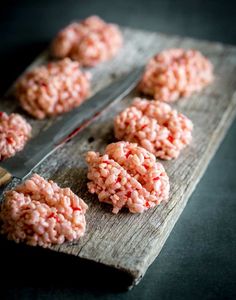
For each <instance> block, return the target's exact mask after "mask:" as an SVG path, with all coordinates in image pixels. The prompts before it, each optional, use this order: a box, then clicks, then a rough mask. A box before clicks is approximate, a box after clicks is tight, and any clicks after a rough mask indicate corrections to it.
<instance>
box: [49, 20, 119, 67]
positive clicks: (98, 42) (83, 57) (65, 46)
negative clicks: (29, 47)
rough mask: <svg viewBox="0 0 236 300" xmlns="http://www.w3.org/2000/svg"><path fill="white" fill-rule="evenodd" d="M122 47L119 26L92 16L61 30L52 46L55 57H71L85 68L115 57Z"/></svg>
mask: <svg viewBox="0 0 236 300" xmlns="http://www.w3.org/2000/svg"><path fill="white" fill-rule="evenodd" d="M121 46H122V35H121V32H120V30H119V28H118V26H116V25H114V24H110V23H106V22H104V21H103V20H102V19H100V18H99V17H97V16H91V17H89V18H87V19H85V20H83V21H82V22H80V23H76V22H74V23H72V24H70V25H69V26H67V27H65V28H64V29H63V30H61V31H60V32H59V33H58V35H57V36H56V38H55V39H54V40H53V42H52V45H51V53H52V55H53V56H54V57H57V58H64V57H70V58H72V59H74V60H77V61H79V62H80V64H81V65H83V66H90V67H92V66H95V65H97V64H98V63H100V62H103V61H106V60H109V59H111V58H112V57H114V56H115V55H116V54H117V52H118V51H119V49H120V48H121Z"/></svg>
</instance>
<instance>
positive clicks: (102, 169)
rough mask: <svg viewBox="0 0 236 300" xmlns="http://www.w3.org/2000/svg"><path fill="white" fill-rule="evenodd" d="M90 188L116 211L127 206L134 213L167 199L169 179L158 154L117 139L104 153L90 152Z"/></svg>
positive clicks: (88, 160)
mask: <svg viewBox="0 0 236 300" xmlns="http://www.w3.org/2000/svg"><path fill="white" fill-rule="evenodd" d="M86 160H87V163H88V166H89V169H88V179H89V180H90V182H89V183H88V189H89V191H90V192H91V193H96V194H97V195H98V198H99V201H101V202H106V203H109V204H112V205H113V211H112V212H113V213H115V214H116V213H118V212H119V210H120V209H121V208H122V207H127V208H128V209H129V210H130V212H132V213H142V212H143V211H145V210H147V209H149V208H152V207H154V206H156V205H158V204H159V203H160V202H161V201H163V200H167V199H168V196H169V189H170V186H169V178H168V176H167V174H166V172H165V169H164V167H163V166H162V164H160V163H158V162H156V159H155V156H154V155H153V154H151V153H150V152H148V151H147V150H145V149H144V148H142V147H138V146H137V144H132V143H128V142H118V143H113V144H110V145H108V146H107V148H106V150H105V154H104V155H100V154H99V153H95V152H88V153H87V157H86Z"/></svg>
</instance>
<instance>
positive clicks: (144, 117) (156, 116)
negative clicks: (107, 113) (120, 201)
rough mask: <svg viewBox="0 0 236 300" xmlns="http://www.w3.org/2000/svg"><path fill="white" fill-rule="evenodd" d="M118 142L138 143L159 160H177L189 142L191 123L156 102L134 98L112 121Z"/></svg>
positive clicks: (161, 103) (164, 104)
mask: <svg viewBox="0 0 236 300" xmlns="http://www.w3.org/2000/svg"><path fill="white" fill-rule="evenodd" d="M114 129H115V136H116V138H117V139H119V140H125V141H129V142H135V143H138V144H139V145H140V146H142V147H144V148H145V149H147V150H148V151H150V152H151V153H153V154H154V155H155V156H157V157H160V158H162V159H172V158H176V157H178V155H179V153H180V151H181V150H182V149H183V148H184V147H185V146H186V145H188V144H189V143H190V141H191V139H192V129H193V124H192V122H191V121H190V120H189V119H188V118H187V117H186V116H184V115H183V114H181V113H178V112H177V111H176V110H175V109H172V108H171V107H170V106H169V105H168V104H166V103H163V102H160V101H149V100H145V99H140V98H136V99H135V100H134V101H133V103H132V105H131V106H130V107H128V108H127V109H125V110H124V111H123V112H121V113H120V114H119V115H118V116H117V117H116V118H115V120H114Z"/></svg>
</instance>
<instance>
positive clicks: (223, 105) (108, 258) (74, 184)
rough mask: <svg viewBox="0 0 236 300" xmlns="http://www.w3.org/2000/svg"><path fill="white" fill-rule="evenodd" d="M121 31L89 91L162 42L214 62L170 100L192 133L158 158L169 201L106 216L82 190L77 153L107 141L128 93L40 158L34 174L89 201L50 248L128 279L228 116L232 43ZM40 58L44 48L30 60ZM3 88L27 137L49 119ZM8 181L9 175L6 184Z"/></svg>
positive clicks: (160, 234)
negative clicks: (175, 152)
mask: <svg viewBox="0 0 236 300" xmlns="http://www.w3.org/2000/svg"><path fill="white" fill-rule="evenodd" d="M123 32H124V36H125V46H124V48H123V49H122V51H121V52H120V54H119V55H118V57H116V58H115V59H114V60H113V61H111V62H108V63H104V64H101V65H99V66H98V67H96V68H94V69H93V70H91V72H92V74H93V93H95V92H96V91H98V90H99V89H101V88H102V87H104V86H106V85H107V84H109V83H110V82H111V81H112V80H114V78H116V77H119V76H121V75H122V74H124V73H127V72H129V71H130V70H131V69H132V68H133V67H134V66H138V65H142V64H144V63H145V62H146V61H147V59H148V58H149V57H151V56H152V55H153V54H154V53H156V52H158V51H160V50H163V49H165V48H169V47H183V48H195V49H198V50H200V51H201V52H203V54H204V55H206V56H207V57H209V59H210V60H211V61H212V62H213V64H214V66H215V81H214V83H213V84H212V85H210V86H209V87H207V88H206V89H204V90H203V92H201V93H197V94H195V95H193V96H192V97H190V98H188V99H182V100H180V101H179V102H177V103H176V104H175V105H173V106H174V107H176V108H177V109H178V110H179V111H181V112H183V113H184V114H186V115H187V116H188V117H189V118H191V119H192V121H193V123H194V131H193V141H192V143H191V145H190V146H189V147H187V148H186V149H185V150H184V151H183V152H182V153H181V155H180V157H179V158H178V159H176V160H174V161H168V162H163V164H164V166H165V168H166V170H167V173H168V175H169V176H170V182H171V193H170V200H169V202H167V203H162V204H161V205H160V206H158V207H156V208H155V209H152V210H149V211H147V212H145V213H144V214H141V215H137V214H136V215H133V214H130V213H128V212H127V211H125V210H124V211H122V212H120V213H119V214H118V215H113V214H112V213H111V207H110V206H109V205H106V204H101V203H99V202H98V200H97V197H96V196H94V195H90V194H89V193H88V191H87V187H86V183H87V178H86V174H87V167H86V164H85V160H84V156H85V153H86V152H87V151H88V150H95V151H103V149H104V148H105V146H106V145H107V144H108V143H110V142H113V141H115V140H114V136H113V117H114V116H115V115H116V114H117V113H118V112H119V111H121V110H122V109H124V108H125V107H127V106H128V105H129V103H131V101H132V98H133V97H134V96H135V95H137V92H136V91H134V92H133V93H132V94H130V95H129V96H128V97H126V98H125V99H123V100H122V101H121V102H119V103H116V104H115V105H113V106H112V107H110V108H109V110H107V111H106V112H104V113H103V114H102V115H101V117H100V118H99V119H98V120H96V122H95V123H93V124H91V125H90V126H89V127H88V128H86V129H85V130H84V131H83V132H82V133H81V134H79V135H78V136H76V137H75V138H74V139H73V140H71V141H70V142H68V143H67V144H66V145H65V146H64V147H62V148H60V149H58V150H57V151H56V152H55V153H54V154H53V155H52V156H51V157H49V158H48V159H46V161H45V162H43V164H41V165H40V166H39V167H37V169H35V172H37V173H38V174H40V175H42V176H44V177H45V178H51V179H53V180H55V181H56V182H57V183H59V185H61V186H62V187H66V186H69V187H70V188H71V189H72V190H73V191H74V192H75V193H77V194H78V195H79V196H80V197H82V198H83V199H84V200H85V201H86V203H87V204H88V205H89V210H88V213H87V215H86V216H87V217H86V218H87V231H86V235H85V236H84V237H83V238H82V239H80V240H79V241H75V242H73V243H65V244H63V245H61V246H54V247H51V249H52V250H53V251H59V252H64V253H67V254H70V255H74V256H77V257H80V258H83V259H88V260H92V261H95V262H99V263H102V264H105V265H108V266H112V267H114V268H117V269H120V270H123V271H126V272H128V273H129V274H130V275H131V276H132V278H133V284H137V283H138V282H139V280H140V279H141V278H142V276H143V275H144V274H145V272H146V270H147V268H148V266H149V265H150V264H151V263H152V262H153V260H154V259H155V258H156V257H157V255H158V253H159V252H160V250H161V248H162V246H163V245H164V243H165V241H166V239H167V237H168V236H169V234H170V232H171V230H172V228H173V226H174V224H175V223H176V221H177V220H178V218H179V216H180V214H181V212H182V211H183V209H184V207H185V205H186V203H187V201H188V198H189V196H190V195H191V193H192V191H193V190H194V188H195V187H196V185H197V183H198V182H199V180H200V178H201V176H202V175H203V173H204V171H205V169H206V167H207V165H208V164H209V162H210V160H211V158H212V157H213V155H214V153H215V151H216V150H217V147H218V146H219V144H220V142H221V140H222V139H223V137H224V135H225V133H226V131H227V129H228V127H229V126H230V124H231V122H232V120H233V118H234V116H235V112H236V94H235V84H236V76H235V75H236V48H235V47H231V46H224V45H222V44H219V43H209V42H205V41H198V40H194V39H189V38H180V37H176V36H167V35H162V34H158V33H151V32H145V31H139V30H132V29H128V28H124V29H123ZM47 59H48V56H47V52H45V53H44V54H43V55H41V56H40V57H39V59H38V60H36V62H35V63H34V64H33V65H38V64H40V63H42V62H45V61H46V60H47ZM11 94H12V90H10V91H9V93H8V95H7V96H6V97H5V98H4V100H3V101H2V104H1V109H2V110H5V111H7V112H11V111H17V112H20V113H22V114H23V115H24V116H25V117H26V118H27V119H28V121H29V122H30V123H31V125H32V126H33V134H34V135H37V133H38V132H39V130H43V129H45V128H47V127H48V126H50V124H52V122H53V121H54V120H53V119H50V120H44V121H38V120H33V119H31V118H30V117H29V116H27V115H26V114H25V113H24V112H23V111H22V110H21V109H20V108H19V106H18V104H17V102H16V101H15V99H14V97H13V96H12V95H11ZM16 183H17V181H16V180H14V181H13V182H12V183H11V184H9V185H8V186H7V189H9V188H11V187H12V186H14V185H15V184H16ZM75 259H76V258H75Z"/></svg>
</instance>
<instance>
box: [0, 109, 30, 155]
mask: <svg viewBox="0 0 236 300" xmlns="http://www.w3.org/2000/svg"><path fill="white" fill-rule="evenodd" d="M31 130H32V129H31V126H30V125H29V124H28V123H27V122H26V120H25V119H24V118H22V117H21V116H20V115H19V114H14V113H12V114H10V115H7V114H6V113H4V112H0V160H3V159H6V158H8V157H11V156H14V155H15V153H16V152H18V151H21V150H22V149H23V148H24V146H25V144H26V142H27V140H28V139H29V138H30V136H31Z"/></svg>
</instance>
